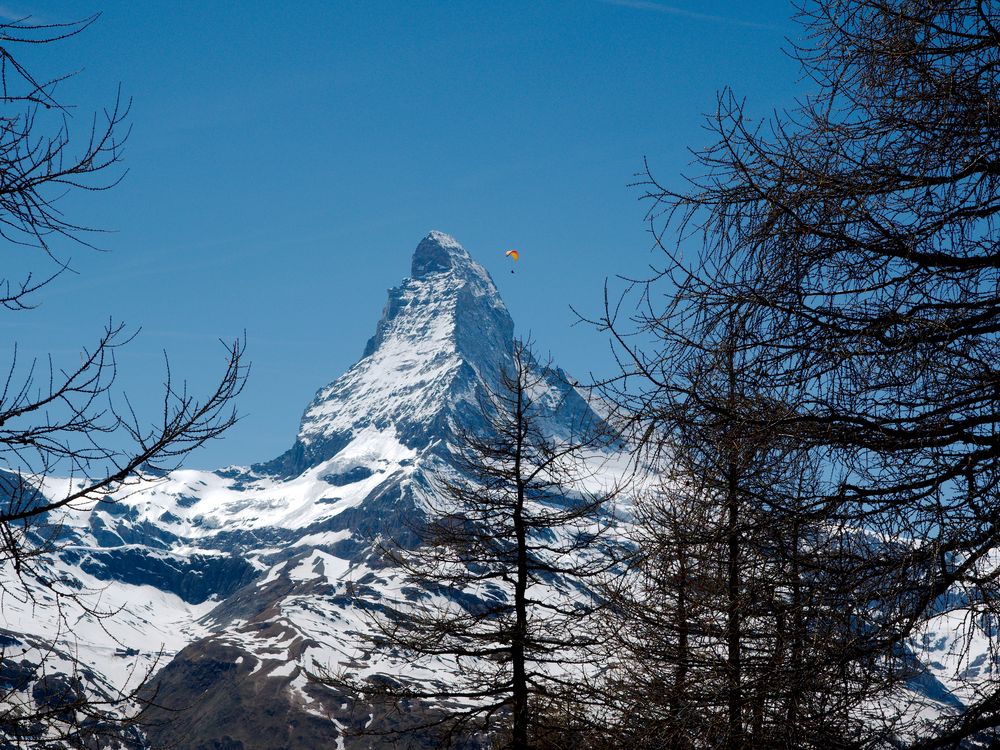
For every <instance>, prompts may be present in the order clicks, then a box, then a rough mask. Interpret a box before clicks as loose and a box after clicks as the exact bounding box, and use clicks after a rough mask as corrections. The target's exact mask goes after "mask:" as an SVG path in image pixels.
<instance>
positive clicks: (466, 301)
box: [264, 231, 586, 475]
mask: <svg viewBox="0 0 1000 750" xmlns="http://www.w3.org/2000/svg"><path fill="white" fill-rule="evenodd" d="M513 339H514V322H513V321H512V320H511V317H510V313H509V312H508V311H507V307H506V306H505V305H504V303H503V300H502V299H501V298H500V294H499V293H498V292H497V288H496V286H495V284H494V283H493V279H492V278H491V277H490V275H489V273H488V272H487V271H486V269H485V268H483V267H482V266H481V265H480V264H479V263H477V262H476V261H475V260H473V259H472V256H470V255H469V253H468V251H466V250H465V248H464V247H462V245H460V244H459V243H458V241H457V240H455V238H454V237H451V236H450V235H447V234H445V233H444V232H439V231H432V232H430V233H429V234H428V235H427V236H426V237H424V239H423V240H421V241H420V243H419V244H418V245H417V248H416V250H415V251H414V253H413V259H412V262H411V264H410V277H409V278H407V279H404V280H403V281H402V282H401V283H400V284H399V286H397V287H394V288H392V289H390V290H389V299H388V302H387V303H386V306H385V310H384V311H383V313H382V319H381V320H380V321H379V322H378V325H377V326H376V328H375V334H374V335H373V336H372V338H371V339H370V340H369V341H368V345H367V346H366V347H365V350H364V354H363V355H362V357H361V359H360V360H359V361H358V362H357V364H355V365H354V366H353V367H351V368H350V369H349V370H348V371H347V372H346V373H344V374H343V375H341V376H340V377H339V378H337V379H336V380H334V381H333V382H332V383H330V384H329V385H327V386H324V387H323V388H321V389H320V391H319V393H317V394H316V397H315V398H314V399H313V401H312V403H310V404H309V406H308V407H307V408H306V411H305V414H304V416H303V418H302V424H301V427H300V428H299V433H298V436H297V439H296V442H295V445H294V446H293V447H292V448H291V450H289V451H288V452H287V453H286V454H284V455H283V456H281V457H280V458H279V459H278V460H277V461H275V462H272V463H270V464H266V465H264V468H265V470H271V471H277V472H279V473H283V474H285V475H292V474H298V473H300V472H302V471H304V470H305V469H307V468H308V467H310V466H315V465H317V464H319V463H321V462H322V461H325V460H327V459H329V458H331V457H333V456H335V455H336V454H337V453H338V452H340V451H342V450H343V449H344V447H345V446H347V445H348V444H350V442H351V441H352V440H354V439H355V438H356V437H357V435H358V434H359V433H360V432H362V431H366V430H367V431H371V430H376V431H380V432H384V431H387V430H391V431H392V432H393V433H394V435H395V437H396V439H398V440H399V441H400V442H401V443H402V444H403V445H405V446H407V447H409V448H412V449H414V450H420V449H423V448H426V447H427V446H428V445H429V444H431V443H432V442H434V441H445V442H446V441H447V438H448V436H449V434H450V432H451V431H452V428H453V427H454V426H455V424H456V420H457V423H460V424H462V425H463V426H466V427H469V426H474V424H473V423H474V422H475V421H476V420H477V419H478V418H479V416H478V412H479V400H478V398H477V396H478V392H479V391H481V390H482V389H483V388H494V387H496V385H497V383H498V382H499V377H500V371H501V369H502V368H504V367H506V366H508V365H509V363H510V358H511V352H512V347H513ZM546 376H547V377H546V380H547V381H548V383H547V385H548V386H549V387H550V388H551V389H553V394H552V396H551V397H550V400H551V401H552V404H553V406H555V407H556V410H560V409H561V410H562V411H563V412H565V414H564V416H565V418H566V419H579V418H580V414H581V409H583V410H586V405H585V404H584V402H583V400H582V399H581V398H580V397H579V395H578V394H577V393H576V392H575V391H574V390H573V389H571V388H569V386H568V384H567V382H566V377H565V375H564V374H563V373H562V372H561V371H559V370H555V369H553V370H552V371H551V372H547V373H546ZM570 427H571V425H570V424H569V423H567V424H565V425H563V428H564V431H565V430H568V429H570Z"/></svg>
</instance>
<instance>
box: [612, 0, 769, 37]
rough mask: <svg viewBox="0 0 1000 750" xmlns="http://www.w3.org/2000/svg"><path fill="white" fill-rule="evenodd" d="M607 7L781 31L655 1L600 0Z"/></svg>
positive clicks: (739, 19)
mask: <svg viewBox="0 0 1000 750" xmlns="http://www.w3.org/2000/svg"><path fill="white" fill-rule="evenodd" d="M598 2H602V3H604V4H605V5H617V6H618V7H620V8H632V9H633V10H646V11H652V12H653V13H662V14H664V15H668V16H677V17H679V18H690V19H691V20H692V21H706V22H708V23H725V24H729V25H731V26H742V27H744V28H747V29H766V30H768V31H780V30H781V28H780V27H779V26H775V25H774V24H771V23H758V22H757V21H744V20H743V19H741V18H732V17H731V16H716V15H712V14H711V13H699V12H698V11H695V10H688V9H687V8H678V7H677V6H676V5H665V4H663V3H656V2H653V0H598Z"/></svg>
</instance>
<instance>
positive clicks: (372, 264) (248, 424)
mask: <svg viewBox="0 0 1000 750" xmlns="http://www.w3.org/2000/svg"><path fill="white" fill-rule="evenodd" d="M96 11H100V12H101V14H102V16H101V18H100V20H99V21H98V22H97V23H96V24H95V25H94V26H93V27H91V28H90V29H88V30H87V31H86V32H85V33H84V34H82V35H80V36H78V37H76V38H74V39H71V40H68V41H66V42H63V43H61V44H59V45H57V46H47V47H42V48H38V49H33V50H31V51H30V52H29V53H27V54H26V56H25V58H24V59H25V61H26V62H28V63H29V64H30V65H33V66H34V68H35V70H36V71H39V73H40V74H41V75H44V74H46V73H48V74H58V73H65V72H68V71H72V70H79V71H80V72H79V74H78V75H77V76H75V77H74V78H73V79H71V80H70V81H69V82H67V84H66V85H65V86H64V87H63V92H62V96H63V98H64V100H66V101H69V102H72V103H75V104H76V105H77V108H76V110H74V117H73V123H72V125H73V126H74V127H78V128H80V131H81V134H82V132H83V130H85V129H86V124H87V122H88V118H89V113H90V112H91V111H92V110H93V109H94V108H99V107H102V106H105V105H107V104H109V103H110V102H111V101H112V100H113V98H114V94H115V91H116V88H117V86H118V84H119V83H121V85H122V88H123V91H124V92H125V94H126V95H127V96H131V97H132V99H133V105H132V115H131V117H130V122H131V126H132V134H131V137H130V140H129V143H128V146H127V149H126V151H125V155H124V165H125V167H127V169H128V174H127V175H126V177H125V179H124V181H123V182H122V184H121V185H120V186H119V187H117V188H115V189H114V190H112V191H110V192H106V193H100V194H94V195H87V196H83V197H80V198H73V199H72V200H70V201H67V202H66V203H65V205H64V208H65V210H66V211H67V212H68V216H69V218H70V219H73V220H76V221H79V222H81V223H87V224H89V225H93V226H99V227H102V228H106V229H110V230H114V231H113V232H112V233H109V234H106V235H102V236H100V237H99V238H97V241H98V243H99V244H100V246H101V247H102V248H104V249H106V250H108V251H109V252H103V253H95V252H93V251H89V250H85V249H81V248H72V247H67V248H66V252H67V254H69V255H70V256H71V257H72V259H73V267H74V269H75V270H76V271H77V272H78V273H77V274H75V275H65V276H63V277H62V278H60V279H58V280H57V281H56V282H54V283H53V284H52V285H50V287H49V288H48V289H47V290H46V292H45V294H44V295H43V296H42V297H41V298H40V299H39V301H41V302H42V305H41V306H40V307H39V308H38V309H37V310H34V311H32V312H30V313H23V314H20V315H17V316H14V315H11V314H7V317H6V318H5V319H4V320H2V321H0V347H3V348H4V350H5V351H6V352H9V349H10V346H11V344H12V342H13V341H15V340H18V341H19V342H20V345H21V347H22V349H23V350H27V351H30V352H32V353H35V354H38V353H43V352H52V353H53V355H54V356H55V358H56V361H57V362H59V361H64V360H65V361H67V362H71V361H72V360H73V358H75V357H78V355H79V351H80V348H81V346H82V345H84V344H86V343H87V342H88V341H90V340H92V339H93V338H94V337H95V336H96V335H97V334H98V333H99V331H100V329H101V327H102V325H103V324H104V323H105V322H106V321H107V320H108V318H109V317H111V318H114V319H115V320H124V321H126V322H127V323H129V324H130V325H132V326H135V327H138V326H141V327H142V332H141V334H140V336H139V337H138V338H137V339H136V341H134V342H133V343H132V344H131V345H130V346H129V347H128V348H127V349H125V350H123V351H122V352H121V355H120V357H119V365H120V369H121V385H122V387H123V388H125V389H127V391H128V392H129V393H130V396H131V397H132V399H133V401H135V402H137V403H138V404H140V405H142V406H144V407H146V408H148V409H155V405H156V401H155V399H156V394H157V388H158V386H159V383H160V379H161V377H162V356H163V355H162V351H163V350H164V349H166V350H167V352H168V353H169V355H170V359H171V364H172V367H173V369H174V372H175V375H183V376H186V377H187V378H188V379H189V380H190V381H191V384H192V386H193V387H194V388H198V387H199V386H201V387H203V388H204V387H207V386H208V385H209V384H210V383H211V381H212V379H213V378H214V377H216V376H217V375H219V374H221V370H222V366H223V352H222V349H221V347H220V345H219V344H218V338H219V337H227V338H229V337H233V336H235V335H239V334H241V333H242V331H243V330H246V332H247V338H248V344H249V353H250V357H251V358H252V360H253V372H252V376H251V380H250V382H249V385H248V387H247V389H246V391H245V393H244V395H243V398H242V400H241V403H240V411H241V412H242V413H243V414H244V419H243V421H242V422H241V423H240V424H239V425H238V426H237V427H236V428H235V429H234V430H233V431H232V432H231V433H230V435H229V436H228V438H227V439H225V440H223V441H220V442H218V443H215V444H213V445H211V446H210V447H208V448H205V449H202V450H201V451H200V452H199V453H197V454H196V455H195V456H193V457H192V458H191V459H190V460H189V461H188V463H189V465H192V466H197V467H204V468H211V467H216V466H221V465H224V464H229V463H241V464H247V463H251V462H254V461H258V460H263V459H267V458H270V457H272V456H274V455H277V454H278V453H280V452H282V451H283V450H284V449H286V448H287V447H288V446H289V445H291V443H292V441H293V439H294V436H295V432H296V429H297V426H298V421H299V418H300V416H301V413H302V410H303V408H304V407H305V405H306V403H307V402H308V401H309V400H310V399H311V398H312V396H313V394H314V393H315V391H316V390H317V389H318V388H319V387H320V386H322V385H324V384H325V383H327V382H329V381H330V380H332V379H334V378H335V377H336V376H338V375H339V374H340V373H342V372H343V371H344V370H345V369H346V368H347V367H349V366H350V365H351V364H352V363H353V362H354V361H356V360H357V358H358V357H359V356H360V354H361V351H362V349H363V348H364V344H365V342H366V340H367V339H368V337H369V336H370V335H371V333H372V331H373V330H374V326H375V323H376V322H377V320H378V318H379V315H380V313H381V310H382V306H383V304H384V303H385V291H386V289H387V288H388V287H390V286H393V285H395V284H396V283H397V282H398V281H399V280H400V279H401V278H403V277H404V276H405V275H406V274H407V272H408V269H409V260H410V255H411V254H412V251H413V248H414V247H415V246H416V244H417V242H418V241H419V240H420V239H421V237H423V236H424V235H425V234H426V233H427V232H428V231H429V230H430V229H440V230H443V231H445V232H448V233H449V234H452V235H454V236H455V237H456V238H458V240H459V241H461V242H462V243H463V244H464V245H465V246H466V248H468V249H469V251H470V252H471V253H472V254H473V255H474V256H475V257H476V258H477V259H478V260H480V261H481V262H482V263H483V264H484V265H485V266H486V267H487V268H488V269H489V270H490V271H491V273H492V274H493V276H494V279H495V280H496V281H497V284H498V286H499V287H500V291H501V294H502V295H503V296H504V299H505V301H506V302H507V305H508V307H509V308H510V310H511V314H512V315H513V317H514V320H515V322H516V324H517V326H518V329H519V331H520V332H521V333H522V334H525V333H528V332H530V333H531V334H532V336H533V337H534V339H535V340H536V342H537V343H538V346H539V348H540V349H541V350H543V351H550V352H551V354H552V355H553V356H554V358H555V359H556V361H557V362H558V363H559V364H560V365H561V366H563V367H564V368H565V369H567V370H568V371H570V372H572V373H573V374H574V375H575V376H577V377H579V378H581V379H582V378H584V377H586V374H587V372H588V371H593V372H595V373H597V374H603V373H607V372H609V371H610V369H611V366H612V363H611V359H610V357H609V355H608V346H607V342H606V341H604V340H603V339H602V338H601V337H600V336H599V335H598V334H596V333H595V332H593V331H592V330H589V329H587V328H586V327H584V326H575V327H574V326H573V325H572V324H573V322H574V315H573V314H572V312H571V311H570V306H571V305H573V306H575V307H577V308H578V309H580V310H582V311H585V312H586V311H597V309H598V308H599V306H600V302H601V298H602V287H603V283H604V279H605V278H606V277H613V276H615V275H616V274H638V273H641V272H642V269H643V268H644V267H645V266H646V265H647V264H648V263H650V262H652V261H655V260H656V258H655V256H654V255H652V254H651V253H650V245H651V242H650V239H649V236H648V235H647V233H646V226H645V223H644V220H643V216H644V211H645V208H644V206H643V204H642V203H641V202H640V201H639V200H638V198H639V195H640V192H641V191H640V190H638V189H637V188H634V187H633V188H630V187H629V186H628V185H629V183H630V182H632V181H633V179H634V177H633V175H634V174H635V173H636V172H638V171H639V170H641V169H642V164H643V158H644V157H645V158H648V159H649V162H650V164H651V165H652V167H653V169H654V171H655V172H656V174H657V175H658V177H660V178H661V179H662V180H663V181H666V182H668V183H673V184H679V176H680V174H681V173H682V172H684V171H686V170H687V168H688V166H689V162H690V155H689V154H688V152H687V148H688V147H691V146H699V145H705V144H706V143H707V138H708V135H707V134H706V132H705V131H704V129H703V123H704V120H703V113H705V112H708V111H710V110H712V109H713V107H714V103H715V95H716V92H717V91H718V90H719V89H721V88H722V87H724V86H726V85H729V86H732V87H733V88H734V90H735V91H736V93H737V94H738V95H741V96H746V97H747V99H748V100H749V101H750V102H751V103H752V109H753V111H755V112H756V113H757V114H759V115H763V116H767V114H768V113H769V112H770V111H771V109H773V108H779V107H782V106H788V105H789V104H791V103H792V101H793V98H794V97H795V96H797V95H800V94H803V93H805V91H806V89H805V88H804V84H803V83H802V82H801V81H800V80H799V72H798V69H797V66H796V64H795V63H794V61H792V60H790V59H789V58H788V57H787V56H786V55H785V54H784V53H783V52H782V49H783V48H785V47H787V43H786V41H785V40H786V37H791V38H796V37H797V35H798V34H799V33H800V31H799V29H798V27H797V26H796V25H795V23H794V22H793V21H792V20H791V15H792V12H793V9H792V7H791V5H790V4H789V3H787V2H782V1H779V0H762V2H758V3H753V4H749V3H738V2H731V1H729V0H727V1H726V2H722V1H720V2H711V1H710V0H704V1H703V2H681V0H675V1H674V2H672V3H669V4H668V3H659V2H652V1H651V0H649V1H647V0H605V1H603V2H602V1H600V0H575V1H573V2H570V1H566V2H547V1H544V0H543V1H542V2H524V3H487V2H415V1H412V0H411V1H410V2H297V3H291V2H289V3H275V2H266V3H265V2H242V3H222V2H184V3H167V2H156V1H155V0H153V1H149V0H147V1H144V2H141V3H134V2H106V3H95V4H94V5H92V6H91V5H88V4H87V3H85V2H81V0H75V1H74V2H66V3H59V2H51V3H50V2H27V3H24V4H23V5H22V4H20V3H19V2H15V1H14V0H11V1H10V2H6V3H4V4H3V5H2V6H0V12H3V13H5V14H7V15H12V14H13V15H19V14H33V16H34V17H35V18H37V19H39V20H41V21H65V20H72V19H74V18H78V17H80V16H81V15H87V14H89V13H91V12H96ZM510 247H515V248H517V249H518V250H519V251H520V252H521V262H520V264H519V271H518V273H517V274H515V275H511V274H509V273H507V272H506V270H505V259H504V257H503V251H504V250H505V249H507V248H510ZM10 252H11V253H19V252H23V251H19V250H14V249H11V250H10Z"/></svg>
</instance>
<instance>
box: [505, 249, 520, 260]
mask: <svg viewBox="0 0 1000 750" xmlns="http://www.w3.org/2000/svg"><path fill="white" fill-rule="evenodd" d="M504 255H506V256H507V257H508V258H513V259H514V260H517V259H518V258H519V257H520V255H519V254H518V252H517V250H508V251H507V252H506V253H504Z"/></svg>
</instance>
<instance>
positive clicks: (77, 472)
mask: <svg viewBox="0 0 1000 750" xmlns="http://www.w3.org/2000/svg"><path fill="white" fill-rule="evenodd" d="M95 20H96V17H93V18H88V19H85V20H83V21H80V22H76V23H68V24H38V23H32V22H31V21H30V19H25V20H22V21H17V22H10V23H4V24H0V95H2V100H0V237H2V238H3V240H5V241H6V242H7V245H8V247H7V253H8V256H7V257H8V259H9V264H8V265H9V267H10V268H18V267H24V268H26V269H27V270H26V271H24V272H23V275H21V276H20V277H18V276H17V272H13V271H12V272H11V273H10V274H9V275H7V277H6V278H5V279H4V280H3V281H0V306H2V307H3V308H5V309H6V310H7V311H9V312H10V313H12V314H16V315H25V314H30V312H29V311H30V310H31V309H32V308H33V307H34V306H35V305H36V304H37V303H38V298H39V295H40V294H41V293H42V291H43V288H44V287H45V286H46V285H47V284H49V283H50V282H52V281H53V280H54V279H55V278H56V277H57V276H58V275H59V274H60V273H62V272H64V271H65V270H68V268H69V266H68V261H67V260H65V258H66V255H65V248H66V245H67V244H69V245H72V244H74V243H75V244H77V245H83V246H88V247H89V246H91V245H90V243H89V240H88V237H89V236H91V233H92V232H94V231H97V230H95V229H94V228H92V227H89V226H88V225H86V223H77V222H74V221H72V220H71V219H70V218H69V217H68V216H67V215H66V214H65V213H64V211H63V208H62V206H61V204H60V201H61V200H63V199H64V198H67V197H69V196H72V195H74V194H78V193H81V192H84V191H101V190H106V189H108V188H111V187H113V186H114V185H115V184H117V183H118V182H119V181H120V179H121V177H122V174H123V172H122V170H121V169H120V166H119V165H120V160H121V154H122V146H123V144H124V141H125V139H126V137H127V135H128V128H127V123H126V117H127V114H128V102H127V101H123V100H122V98H121V96H120V94H119V96H118V97H117V98H116V99H115V101H114V103H113V105H112V106H111V107H110V108H109V109H105V110H103V111H101V112H99V113H96V114H94V115H93V117H92V118H90V117H89V116H88V117H87V119H86V121H84V122H79V120H78V119H76V117H75V116H74V115H73V114H72V107H71V106H70V105H69V104H68V103H67V102H65V101H63V100H61V99H60V97H59V96H58V88H59V84H60V83H61V82H62V81H64V80H65V78H66V76H57V77H54V78H50V77H45V78H39V77H36V75H35V74H34V73H33V72H32V71H31V70H29V69H28V67H26V66H25V65H24V64H22V62H21V61H20V55H19V53H21V52H23V51H24V50H25V49H26V48H28V47H30V48H32V49H36V50H38V49H39V48H40V49H41V50H44V49H45V48H46V46H47V45H53V44H58V43H59V42H61V41H62V40H65V39H66V38H68V37H72V36H74V35H76V34H79V33H81V32H83V31H84V30H85V29H86V28H87V27H88V26H90V25H91V24H92V23H93V22H94V21H95ZM77 117H78V116H77ZM15 261H17V262H15ZM133 336H134V334H133V333H131V332H130V331H129V329H128V328H127V327H126V326H125V325H124V324H123V323H118V322H112V323H109V324H108V325H107V327H106V328H105V330H104V331H103V333H101V334H100V335H98V336H97V337H96V340H95V341H94V342H93V343H92V344H90V345H89V346H86V347H84V348H83V350H82V354H81V356H80V359H79V361H75V362H73V363H72V364H71V365H70V366H69V367H65V366H59V365H58V364H56V362H55V360H54V359H53V358H52V357H49V358H48V360H47V361H41V362H39V361H37V360H34V361H28V362H25V361H23V357H21V356H19V355H18V350H17V347H16V345H15V347H14V349H13V352H14V354H13V356H12V357H11V359H10V362H9V363H8V365H7V366H6V368H5V370H6V372H5V374H3V375H0V464H2V465H0V570H2V576H0V596H2V600H0V601H9V600H10V598H11V597H13V598H17V599H20V600H26V599H27V600H34V601H39V606H42V604H41V600H42V599H45V600H47V601H48V604H47V605H46V606H44V607H43V608H42V609H39V612H38V616H39V617H51V618H53V619H54V620H56V621H58V623H57V624H58V630H59V633H60V638H68V639H70V640H72V625H71V622H70V621H69V620H68V618H67V616H66V612H67V611H68V610H73V611H75V612H76V613H77V614H79V613H80V612H81V611H82V612H88V613H89V614H91V615H93V616H95V617H98V618H100V617H108V616H113V614H114V613H113V612H110V611H106V610H102V609H101V608H100V607H99V606H97V605H95V604H94V599H93V598H92V597H91V596H90V595H89V593H92V592H86V591H81V590H80V589H79V586H78V585H77V584H75V583H74V582H73V581H65V580H61V578H60V577H59V576H58V575H54V574H53V573H52V572H51V566H50V565H49V562H50V561H51V553H52V552H53V551H54V550H55V549H56V548H57V547H58V543H59V542H58V540H59V534H60V519H61V518H64V517H65V514H66V513H73V512H77V511H82V512H85V511H86V510H88V509H90V508H92V507H93V506H94V505H95V504H96V503H98V502H108V498H109V496H112V495H116V496H119V497H120V496H121V494H122V492H123V491H125V490H126V488H127V487H128V486H129V485H130V484H133V483H138V482H140V481H142V480H144V479H150V478H153V477H156V476H162V474H163V472H165V471H168V470H170V469H172V468H174V467H175V466H177V465H178V462H179V461H180V460H181V459H182V458H183V457H184V456H185V455H187V454H189V453H190V452H191V451H192V450H194V449H196V448H198V447H199V446H201V445H202V444H204V443H205V442H206V441H208V440H211V439H213V438H216V437H218V436H219V435H221V434H222V433H223V432H224V431H225V430H226V429H227V428H229V427H230V426H232V424H233V423H234V422H235V420H236V413H235V411H234V409H233V404H234V399H235V398H236V396H237V395H238V394H239V393H240V391H241V389H242V387H243V384H244V382H245V378H246V375H247V364H246V362H245V361H244V344H243V342H242V341H241V340H236V341H234V342H232V343H229V344H225V343H224V344H223V345H224V346H225V349H226V366H225V368H224V371H223V372H222V375H221V378H220V379H219V381H218V384H217V385H216V386H215V387H214V388H212V389H211V390H210V391H209V392H208V393H207V394H205V395H204V396H202V397H197V396H195V395H194V394H192V393H190V392H188V389H187V386H186V384H184V383H183V382H179V381H178V380H176V379H175V378H174V377H173V375H172V373H171V371H170V369H169V366H168V367H167V370H166V378H165V381H164V387H163V391H162V396H161V400H160V403H159V407H158V408H156V409H155V410H154V414H156V416H155V417H154V418H153V419H151V420H150V419H148V418H146V417H144V416H141V412H142V410H141V409H139V410H134V409H133V407H132V403H131V402H130V401H129V400H128V398H127V397H125V396H124V394H121V393H119V392H118V391H117V389H116V387H115V376H116V372H117V363H116V352H117V351H118V350H119V349H120V347H122V346H123V345H125V344H127V343H128V342H129V341H130V340H131V338H132V337H133ZM53 477H61V478H64V479H65V480H66V481H62V482H59V483H58V484H56V483H51V482H47V480H48V479H50V478H53ZM54 487H60V488H62V489H58V490H56V489H53V488H54ZM70 603H72V605H73V606H72V607H70V606H68V605H69V604H70ZM7 640H8V639H6V638H5V639H3V643H6V641H7ZM36 645H38V644H36ZM39 648H40V652H39V654H37V655H36V656H35V659H36V661H35V662H32V663H30V664H29V663H28V662H26V661H24V660H22V661H14V660H12V656H13V652H14V649H10V653H8V649H7V647H6V646H0V670H4V674H5V679H4V681H3V687H2V688H0V738H2V741H3V742H5V743H6V744H5V745H4V746H5V747H9V746H24V747H42V746H43V743H47V744H44V746H45V747H49V746H52V747H62V746H66V745H67V743H68V744H69V745H71V746H81V747H82V746H84V744H86V743H91V744H94V743H98V742H100V741H101V737H102V736H107V737H113V736H114V735H116V734H117V733H119V732H120V730H121V729H122V727H123V726H125V725H128V724H129V723H131V722H132V721H133V720H134V719H135V711H134V708H133V707H134V704H133V702H132V701H133V699H134V697H135V695H136V693H137V691H138V689H139V687H141V685H140V684H138V683H137V684H135V685H132V686H130V687H128V688H125V689H120V688H121V686H114V687H113V688H112V689H111V690H105V691H104V692H103V693H101V694H99V695H98V694H95V693H93V692H88V691H87V690H85V689H82V687H81V684H82V683H81V681H80V680H79V675H78V674H76V673H75V672H74V673H73V674H65V673H63V674H56V672H57V671H59V670H55V669H52V668H49V666H48V665H49V663H50V662H51V663H53V664H54V663H56V662H57V661H59V659H63V660H64V659H65V658H66V656H67V654H66V649H65V648H64V649H62V653H60V652H59V649H57V648H56V646H55V644H49V646H48V647H46V646H45V645H40V646H39ZM62 671H63V672H65V669H63V670H62ZM137 677H141V676H137ZM32 682H34V683H35V689H34V691H33V693H34V698H33V697H32V696H31V695H29V694H25V692H24V689H25V686H26V685H29V684H31V683H32ZM140 682H141V680H140ZM39 686H41V687H39ZM109 741H110V740H109ZM91 744H87V746H88V747H89V746H91Z"/></svg>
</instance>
